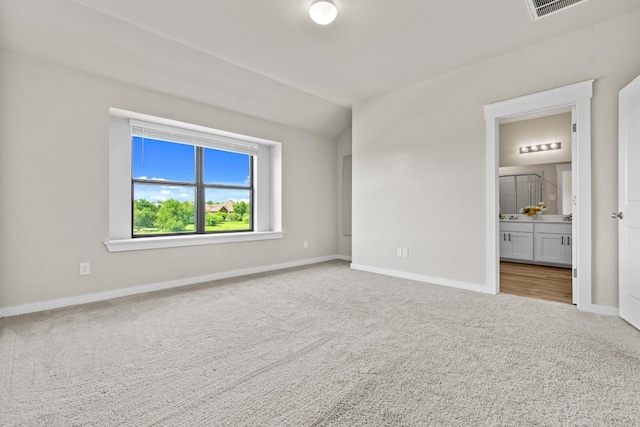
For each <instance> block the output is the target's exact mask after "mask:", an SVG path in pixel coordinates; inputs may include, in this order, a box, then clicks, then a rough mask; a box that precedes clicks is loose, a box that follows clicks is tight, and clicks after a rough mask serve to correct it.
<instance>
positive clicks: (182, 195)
mask: <svg viewBox="0 0 640 427" xmlns="http://www.w3.org/2000/svg"><path fill="white" fill-rule="evenodd" d="M180 197H184V198H187V197H189V195H188V194H187V193H181V194H180Z"/></svg>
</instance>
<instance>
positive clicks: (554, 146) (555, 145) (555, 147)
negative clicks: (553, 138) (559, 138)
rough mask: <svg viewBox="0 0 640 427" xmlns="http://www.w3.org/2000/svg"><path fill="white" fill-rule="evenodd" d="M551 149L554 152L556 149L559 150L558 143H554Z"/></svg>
mask: <svg viewBox="0 0 640 427" xmlns="http://www.w3.org/2000/svg"><path fill="white" fill-rule="evenodd" d="M550 147H551V149H552V150H555V149H557V148H558V144H556V143H555V142H554V143H552V144H551V145H550Z"/></svg>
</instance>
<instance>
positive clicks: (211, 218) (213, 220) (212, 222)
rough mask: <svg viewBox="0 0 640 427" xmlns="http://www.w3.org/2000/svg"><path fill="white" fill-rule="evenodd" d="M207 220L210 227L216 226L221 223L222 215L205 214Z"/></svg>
mask: <svg viewBox="0 0 640 427" xmlns="http://www.w3.org/2000/svg"><path fill="white" fill-rule="evenodd" d="M204 220H205V222H206V223H207V225H208V226H210V227H215V226H216V225H218V224H219V223H220V217H218V216H216V215H214V214H210V213H208V214H207V215H206V216H205V219H204Z"/></svg>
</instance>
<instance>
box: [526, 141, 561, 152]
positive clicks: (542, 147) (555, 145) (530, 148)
mask: <svg viewBox="0 0 640 427" xmlns="http://www.w3.org/2000/svg"><path fill="white" fill-rule="evenodd" d="M561 147H562V143H560V142H552V143H550V144H538V145H525V146H524V147H520V154H525V153H536V152H538V151H553V150H559V149H560V148H561Z"/></svg>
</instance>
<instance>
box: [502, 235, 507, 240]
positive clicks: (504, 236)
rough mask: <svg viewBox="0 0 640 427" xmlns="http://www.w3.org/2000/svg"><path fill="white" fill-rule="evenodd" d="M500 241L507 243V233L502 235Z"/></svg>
mask: <svg viewBox="0 0 640 427" xmlns="http://www.w3.org/2000/svg"><path fill="white" fill-rule="evenodd" d="M502 240H504V241H505V242H506V241H507V233H504V234H503V235H502Z"/></svg>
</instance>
